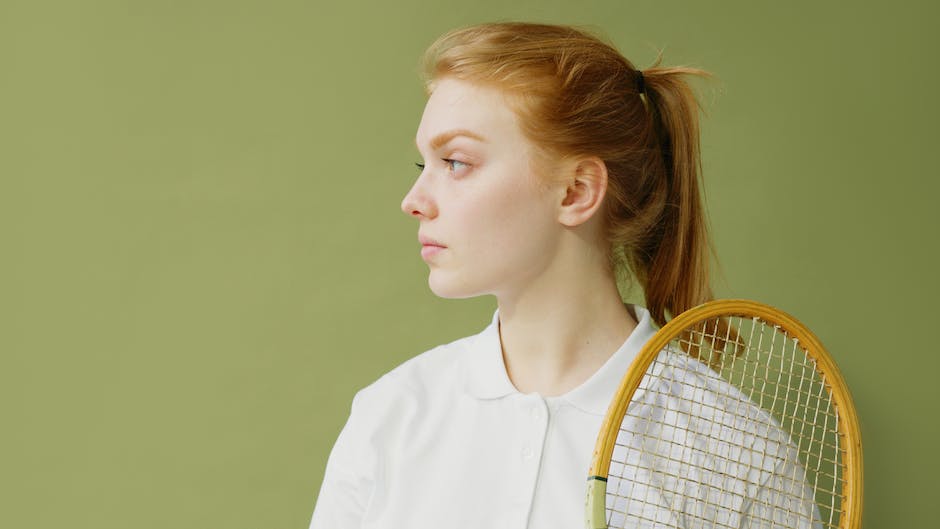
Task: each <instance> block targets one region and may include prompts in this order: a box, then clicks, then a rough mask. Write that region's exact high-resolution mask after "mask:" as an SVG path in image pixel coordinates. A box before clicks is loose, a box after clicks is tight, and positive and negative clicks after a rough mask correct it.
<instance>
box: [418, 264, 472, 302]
mask: <svg viewBox="0 0 940 529" xmlns="http://www.w3.org/2000/svg"><path fill="white" fill-rule="evenodd" d="M428 287H430V288H431V292H433V293H434V295H435V296H437V297H439V298H445V299H463V298H472V297H476V296H480V295H482V294H483V292H479V291H478V289H474V288H471V287H470V285H469V284H467V282H466V281H461V280H460V279H459V278H456V277H453V276H451V277H445V276H444V274H441V273H440V271H439V270H438V271H435V270H431V273H430V274H429V275H428Z"/></svg>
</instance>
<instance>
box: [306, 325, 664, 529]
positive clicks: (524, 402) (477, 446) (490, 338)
mask: <svg viewBox="0 0 940 529" xmlns="http://www.w3.org/2000/svg"><path fill="white" fill-rule="evenodd" d="M634 310H635V312H636V316H637V319H638V325H637V327H636V329H635V330H634V331H633V332H632V333H631V334H630V336H629V337H628V338H627V340H626V341H625V342H624V343H623V345H622V346H621V347H620V348H619V349H618V350H617V351H616V352H615V353H614V354H613V355H612V356H611V357H610V359H608V361H607V362H606V363H605V364H604V365H603V366H602V367H601V369H600V370H598V371H597V372H596V373H595V374H594V375H593V376H591V378H589V379H588V380H587V381H585V382H584V383H583V384H581V385H580V386H579V387H577V388H575V389H574V390H572V391H570V392H568V393H567V394H565V395H562V396H558V397H548V398H545V397H541V396H540V395H538V394H534V393H532V394H522V393H520V392H519V391H517V390H516V388H515V387H514V386H513V385H512V382H510V380H509V377H508V375H507V374H506V366H505V364H504V363H503V355H502V347H501V345H500V338H499V329H498V325H499V311H496V313H494V315H493V319H492V322H491V323H490V325H489V326H487V327H486V328H485V329H484V330H483V331H482V332H481V333H479V334H477V335H474V336H469V337H466V338H462V339H460V340H457V341H455V342H452V343H449V344H445V345H441V346H438V347H436V348H434V349H431V350H430V351H427V352H425V353H423V354H421V355H419V356H416V357H415V358H412V359H411V360H409V361H407V362H405V363H404V364H402V365H400V366H399V367H397V368H395V369H394V370H392V371H391V372H389V373H388V374H386V375H385V376H383V377H382V378H380V379H379V380H378V381H376V382H375V383H373V384H372V385H370V386H368V387H366V388H365V389H363V390H361V391H360V392H359V393H358V394H356V396H355V398H354V399H353V405H352V411H351V413H350V416H349V420H348V422H347V423H346V426H345V427H344V428H343V431H342V432H341V433H340V435H339V438H338V439H337V441H336V445H335V446H334V447H333V451H332V453H331V454H330V458H329V461H328V463H327V468H326V474H325V476H324V478H323V485H322V487H321V489H320V495H319V498H318V500H317V504H316V508H315V510H314V514H313V521H312V523H311V525H310V527H311V529H340V528H344V529H345V528H350V529H351V528H357V529H358V528H360V527H361V528H370V529H371V528H376V529H377V528H394V529H406V528H407V529H419V528H425V527H428V528H430V527H434V528H436V529H438V528H441V527H448V528H463V527H466V528H481V529H482V528H486V529H521V528H553V527H565V528H569V527H570V528H580V527H583V526H584V509H585V507H584V498H585V491H586V490H587V489H586V487H587V481H586V479H587V472H588V468H589V466H590V463H591V455H592V453H593V449H594V444H595V441H596V439H597V433H598V430H599V429H600V425H601V421H602V419H603V417H604V414H605V413H606V411H607V406H608V404H609V403H610V400H611V398H612V397H613V394H614V393H615V391H616V389H617V387H618V385H619V383H620V379H621V378H622V377H623V374H624V373H625V372H626V371H627V368H628V367H629V365H630V362H631V361H632V360H633V358H634V357H635V356H636V354H637V353H638V352H639V351H640V348H642V346H643V344H644V343H646V341H647V340H648V339H649V338H650V337H651V336H652V335H653V333H654V332H655V328H654V327H653V325H652V322H651V319H650V316H649V313H648V312H647V311H646V310H644V309H642V308H640V307H634Z"/></svg>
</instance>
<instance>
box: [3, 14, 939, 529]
mask: <svg viewBox="0 0 940 529" xmlns="http://www.w3.org/2000/svg"><path fill="white" fill-rule="evenodd" d="M934 5H935V4H930V3H928V2H926V1H924V2H895V3H888V2H877V3H862V2H844V3H842V2H839V3H829V2H814V1H806V0H800V1H791V2H755V1H738V2H684V3H680V2H665V1H664V2H627V1H615V0H608V1H603V2H581V3H574V2H561V1H552V2H536V1H530V0H526V1H516V2H515V3H513V4H512V5H511V6H504V5H503V4H502V3H501V2H496V1H491V0H486V1H477V2H466V1H463V2H455V1H451V0H438V1H433V2H432V1H418V0H400V1H398V2H378V1H372V2H348V3H344V4H340V3H338V2H335V3H329V4H326V3H320V2H301V1H265V2H262V1H257V2H244V1H224V2H223V1H216V2H210V1H202V0H199V1H185V2H182V1H169V0H164V1H147V2H145V1H136V2H134V1H123V2H122V1H108V2H106V1H91V0H83V1H74V2H67V1H59V2H55V3H51V2H43V1H29V2H27V1H11V0H2V1H0V252H2V254H0V355H2V356H0V421H2V424H0V427H2V430H0V498H3V500H2V507H0V527H9V528H57V527H69V528H71V529H80V528H89V529H91V528H96V529H97V528H126V527H135V528H138V529H148V528H222V527H224V528H227V529H235V528H245V529H249V528H251V529H255V528H274V527H278V528H286V527H293V528H305V527H306V526H307V524H308V522H309V518H310V514H311V512H312V510H313V505H314V500H315V498H316V494H317V491H318V488H319V485H320V481H321V479H322V473H323V468H324V465H325V462H326V457H327V454H328V452H329V449H330V447H331V446H332V443H333V441H334V439H335V437H336V434H337V433H338V431H339V429H340V427H341V426H342V424H343V422H344V421H345V418H346V414H347V413H348V409H349V404H350V400H351V398H352V396H353V394H354V392H355V391H356V390H357V389H358V388H361V387H362V386H364V385H366V384H368V383H370V382H371V381H373V380H374V379H375V378H377V377H378V376H380V375H381V374H382V373H384V372H385V371H387V370H389V369H391V368H392V367H394V366H395V365H397V364H399V363H400V362H402V361H403V360H405V359H407V358H409V357H411V356H413V355H414V354H416V353H419V352H421V351H423V350H425V349H428V348H430V347H432V346H434V345H436V344H439V343H442V342H445V341H450V340H452V339H454V338H457V337H460V336H464V335H467V334H470V333H474V332H477V331H478V330H479V329H480V328H482V327H483V326H484V325H485V324H486V323H487V322H488V321H489V318H490V317H491V315H492V310H493V308H494V303H493V300H492V299H491V298H483V299H474V300H459V301H453V300H440V299H436V298H435V297H434V296H433V295H432V294H431V293H430V292H429V291H428V289H427V285H426V279H427V274H426V267H425V266H424V264H423V262H422V261H421V260H420V258H419V256H418V244H417V241H416V224H415V223H414V221H413V220H411V219H408V218H406V217H405V215H403V214H402V213H401V212H400V211H399V209H398V208H399V202H400V199H401V197H402V196H403V195H404V193H405V192H406V191H407V189H408V187H409V186H410V183H411V181H412V179H413V178H414V177H415V169H414V167H413V162H414V161H415V160H416V159H417V154H416V152H415V149H414V146H413V139H414V131H415V128H416V126H417V123H418V120H419V117H420V112H421V109H422V106H423V95H422V91H421V86H420V83H419V81H418V78H417V64H418V58H419V56H420V54H421V52H422V50H423V49H424V48H425V47H426V46H427V45H428V44H429V43H430V42H431V41H432V40H433V39H434V38H435V37H436V36H437V35H439V34H440V33H442V32H444V31H445V30H448V29H450V28H453V27H456V26H460V25H466V24H470V23H474V22H482V21H490V20H500V19H523V20H533V21H549V22H561V23H573V24H586V25H589V26H592V27H594V28H596V29H597V30H600V31H602V32H603V33H605V34H606V35H608V36H609V37H610V38H611V39H612V40H613V41H614V42H615V43H616V44H617V45H618V46H619V47H620V49H621V50H622V51H624V53H625V54H626V55H627V56H628V57H630V58H631V59H632V60H634V61H635V62H636V63H637V64H638V65H641V66H646V65H649V64H650V63H651V62H652V60H653V58H654V57H655V54H656V50H657V49H660V48H662V49H663V50H664V52H665V61H666V63H667V64H677V63H684V64H691V65H695V66H699V67H703V68H706V69H708V70H710V71H712V72H714V73H715V74H716V75H717V80H716V81H714V82H711V83H709V84H707V85H702V89H703V92H702V93H703V99H704V101H705V104H706V107H707V110H708V116H707V118H706V121H705V123H704V131H703V134H704V136H703V149H704V166H705V176H706V190H707V198H708V204H709V210H710V214H711V220H712V224H713V227H714V236H715V240H716V246H717V250H718V254H719V256H720V259H721V263H722V269H721V273H720V275H719V276H717V277H716V280H717V281H718V283H717V285H718V294H719V295H721V296H723V297H731V296H733V297H747V298H754V299H757V300H761V301H764V302H767V303H770V304H773V305H777V306H779V307H781V308H783V309H785V310H787V311H789V312H791V313H793V314H794V315H796V316H797V317H798V318H800V319H801V320H803V321H804V322H805V323H806V324H807V325H809V326H810V328H812V329H814V330H815V331H816V332H817V334H818V335H819V336H820V338H821V339H822V340H823V342H824V343H826V344H827V346H828V347H829V348H830V349H831V351H832V353H833V355H834V356H835V358H836V360H837V362H838V363H839V364H840V366H841V367H842V370H843V373H844V376H845V378H846V379H847V381H848V382H849V384H850V387H851V389H852V391H853V394H854V396H855V400H856V404H857V406H858V410H859V414H860V417H861V422H862V429H863V434H864V443H865V475H866V482H865V495H866V502H865V507H866V509H865V510H866V514H865V519H866V521H865V526H866V527H870V528H877V527H927V526H934V525H935V523H936V520H935V519H934V517H932V516H931V517H928V512H929V511H933V504H934V503H935V501H933V497H932V496H933V495H932V494H929V495H928V492H930V491H933V490H934V482H933V477H934V476H936V475H937V474H938V472H940V468H938V465H937V462H936V455H935V454H936V450H935V448H931V447H932V446H935V445H934V444H933V443H935V442H936V439H937V433H938V428H937V425H936V418H937V413H936V410H935V405H936V403H937V402H938V400H940V399H938V396H940V395H938V390H937V387H938V383H937V381H936V379H937V373H938V371H940V362H938V359H937V354H936V353H937V352H936V343H937V340H936V339H935V336H936V325H937V323H936V315H937V310H936V308H935V307H936V305H935V300H936V299H937V297H938V295H940V289H938V281H937V278H936V275H935V272H936V270H937V265H938V244H937V227H938V225H940V224H938V221H940V215H938V213H937V209H936V207H935V201H936V199H935V197H936V195H937V193H938V191H940V185H938V178H940V174H938V170H937V162H936V160H935V154H934V153H935V152H936V150H935V144H936V143H937V141H938V140H940V135H938V132H937V124H938V123H940V122H938V118H940V115H938V114H940V113H938V102H937V94H938V93H940V90H938V86H937V85H938V73H937V59H936V52H937V51H938V49H940V46H938V44H940V39H938V36H937V32H936V25H937V21H938V9H937V8H936V7H934Z"/></svg>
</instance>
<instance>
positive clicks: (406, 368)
mask: <svg viewBox="0 0 940 529" xmlns="http://www.w3.org/2000/svg"><path fill="white" fill-rule="evenodd" d="M478 337H479V335H470V336H465V337H462V338H459V339H457V340H454V341H452V342H449V343H445V344H441V345H438V346H436V347H433V348H431V349H428V350H426V351H424V352H421V353H420V354H418V355H416V356H414V357H412V358H410V359H408V360H406V361H405V362H403V363H402V364H400V365H398V366H397V367H395V368H394V369H392V370H391V371H389V372H387V373H385V374H384V375H382V376H381V377H379V378H378V379H377V380H375V381H374V382H372V383H371V384H369V385H368V386H366V387H364V388H362V389H360V390H359V391H358V392H357V393H356V396H355V398H354V399H353V413H356V412H357V411H358V412H360V413H368V414H370V415H371V414H382V415H384V416H385V417H386V418H388V419H390V420H392V419H393V416H394V415H396V414H400V413H402V412H407V411H409V410H411V409H414V408H420V407H424V406H427V405H428V403H429V402H430V401H439V400H442V399H443V400H447V398H448V396H451V395H454V394H456V393H457V392H458V391H459V390H460V388H462V387H463V386H464V384H465V380H464V376H465V369H464V367H465V365H466V362H467V358H468V356H470V355H472V353H473V351H474V348H475V346H476V343H477V340H478Z"/></svg>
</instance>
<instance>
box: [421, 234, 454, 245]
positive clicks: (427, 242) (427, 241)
mask: <svg viewBox="0 0 940 529" xmlns="http://www.w3.org/2000/svg"><path fill="white" fill-rule="evenodd" d="M418 242H420V243H421V246H440V247H441V248H447V247H446V246H444V245H443V244H441V243H440V242H438V241H436V240H434V239H432V238H430V237H426V236H424V235H420V234H419V235H418Z"/></svg>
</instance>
